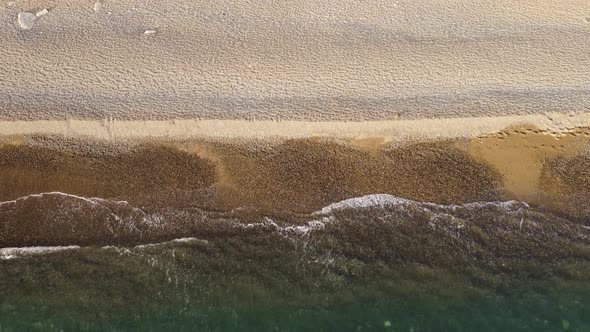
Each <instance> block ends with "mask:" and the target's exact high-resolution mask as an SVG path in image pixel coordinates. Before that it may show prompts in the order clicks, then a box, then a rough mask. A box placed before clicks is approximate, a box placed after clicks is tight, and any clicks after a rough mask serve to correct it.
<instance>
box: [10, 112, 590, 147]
mask: <svg viewBox="0 0 590 332" xmlns="http://www.w3.org/2000/svg"><path fill="white" fill-rule="evenodd" d="M515 125H531V126H535V127H538V128H540V129H544V130H547V131H549V132H551V133H553V134H555V135H559V133H560V132H566V131H569V130H572V129H574V128H576V127H587V126H590V113H576V114H562V113H554V114H543V115H522V116H498V117H468V118H438V119H420V120H388V121H365V122H311V121H310V122H302V121H278V122H277V121H245V120H173V121H117V120H103V121H92V120H37V121H0V135H31V134H46V135H65V136H78V137H89V138H99V139H132V138H150V137H151V138H179V139H183V138H262V139H266V138H303V137H313V136H329V137H338V138H358V137H387V138H391V139H393V140H395V141H404V140H412V139H430V138H432V139H444V138H457V137H474V136H477V135H482V134H488V133H495V132H498V131H501V130H503V129H505V128H507V127H510V126H515Z"/></svg>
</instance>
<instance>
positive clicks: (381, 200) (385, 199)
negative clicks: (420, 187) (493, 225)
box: [313, 194, 529, 215]
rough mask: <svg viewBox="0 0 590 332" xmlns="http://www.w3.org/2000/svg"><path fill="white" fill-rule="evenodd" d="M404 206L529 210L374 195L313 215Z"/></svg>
mask: <svg viewBox="0 0 590 332" xmlns="http://www.w3.org/2000/svg"><path fill="white" fill-rule="evenodd" d="M404 205H414V206H421V207H424V208H438V209H444V210H457V209H461V208H465V209H477V208H488V207H495V208H499V209H503V210H507V211H509V210H515V209H522V208H529V205H528V204H527V203H525V202H521V201H514V200H511V201H493V202H474V203H466V204H460V205H455V204H452V205H441V204H436V203H429V202H418V201H413V200H410V199H406V198H401V197H397V196H393V195H389V194H372V195H365V196H361V197H354V198H349V199H345V200H343V201H340V202H337V203H333V204H330V205H328V206H326V207H324V208H322V209H320V210H319V211H316V212H314V213H313V214H315V215H317V214H329V213H333V212H335V211H338V210H342V209H360V208H367V207H380V208H385V207H392V206H404Z"/></svg>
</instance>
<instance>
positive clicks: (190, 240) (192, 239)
mask: <svg viewBox="0 0 590 332" xmlns="http://www.w3.org/2000/svg"><path fill="white" fill-rule="evenodd" d="M194 242H201V243H207V240H202V239H197V238H195V237H183V238H180V239H174V240H171V241H166V242H158V243H147V244H140V245H137V246H135V248H136V249H143V248H150V247H156V246H161V245H166V244H173V243H194ZM103 248H105V249H106V248H107V247H103Z"/></svg>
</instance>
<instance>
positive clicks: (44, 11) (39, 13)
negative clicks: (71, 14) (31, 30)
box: [35, 9, 49, 17]
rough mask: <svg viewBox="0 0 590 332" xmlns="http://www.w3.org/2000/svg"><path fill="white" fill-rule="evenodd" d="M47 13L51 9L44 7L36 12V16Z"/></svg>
mask: <svg viewBox="0 0 590 332" xmlns="http://www.w3.org/2000/svg"><path fill="white" fill-rule="evenodd" d="M47 13H49V11H48V10H47V9H43V10H40V11H38V12H37V14H35V16H37V17H41V16H43V15H47Z"/></svg>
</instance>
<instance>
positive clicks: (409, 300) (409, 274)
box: [0, 202, 590, 332]
mask: <svg viewBox="0 0 590 332" xmlns="http://www.w3.org/2000/svg"><path fill="white" fill-rule="evenodd" d="M486 204H487V205H485V204H483V205H473V206H456V207H451V206H434V205H425V204H423V203H412V202H405V203H403V204H392V205H387V204H386V205H383V206H353V207H348V208H342V209H336V210H326V211H324V212H323V213H321V214H315V215H309V216H282V217H280V216H274V217H272V218H271V217H262V216H261V217H260V218H258V219H256V218H253V217H251V216H249V217H248V218H247V219H248V221H247V222H246V221H245V219H246V217H243V218H241V217H240V216H239V215H236V214H233V215H231V216H228V215H225V216H223V217H222V216H220V215H219V214H216V215H210V216H205V218H202V219H200V221H199V227H193V228H190V234H180V235H183V239H182V240H177V241H169V240H165V239H163V241H161V242H157V243H152V244H150V245H139V246H137V244H136V243H128V244H125V243H119V244H104V243H100V244H96V245H83V246H81V247H80V248H70V249H68V250H62V251H56V252H52V253H41V254H40V253H37V254H34V253H30V252H29V253H27V252H19V253H15V252H14V251H13V252H12V253H11V254H10V255H9V254H8V253H7V252H4V258H3V259H2V260H0V275H1V276H2V278H1V280H0V330H1V331H31V330H39V331H59V330H64V331H121V330H145V331H162V330H166V331H168V330H170V331H416V332H417V331H590V245H589V243H590V240H589V239H590V236H589V235H590V231H589V230H588V229H587V228H585V227H583V226H581V225H577V224H574V223H571V222H569V221H567V220H564V219H560V218H558V217H555V216H550V215H546V214H544V213H542V212H539V211H536V210H534V209H531V208H529V207H526V206H524V205H518V204H515V205H506V204H504V205H502V204H500V203H486ZM199 213H201V214H202V212H199ZM252 219H254V220H252ZM186 235H191V236H186ZM70 244H71V243H70ZM74 244H75V243H74Z"/></svg>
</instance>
